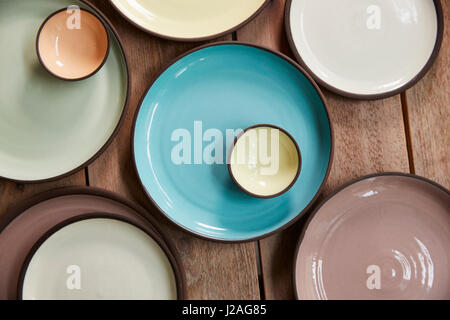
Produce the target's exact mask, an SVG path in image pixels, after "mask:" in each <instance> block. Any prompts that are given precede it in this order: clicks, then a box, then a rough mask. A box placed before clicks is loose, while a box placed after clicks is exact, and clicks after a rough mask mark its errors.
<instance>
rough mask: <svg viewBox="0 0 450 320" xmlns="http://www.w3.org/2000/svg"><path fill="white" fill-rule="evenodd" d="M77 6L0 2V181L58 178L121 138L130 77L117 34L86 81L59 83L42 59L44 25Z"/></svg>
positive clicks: (54, 1)
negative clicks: (39, 40) (104, 58)
mask: <svg viewBox="0 0 450 320" xmlns="http://www.w3.org/2000/svg"><path fill="white" fill-rule="evenodd" d="M73 4H78V5H80V6H83V5H82V3H81V2H79V1H72V0H70V1H69V0H62V1H59V0H22V1H14V0H4V1H1V2H0V47H1V48H2V50H1V59H0V69H1V70H2V72H1V73H0V177H4V178H7V179H12V180H19V181H29V182H34V181H42V180H47V179H53V178H57V177H60V176H62V175H64V174H67V173H69V172H73V171H75V170H76V169H78V168H81V167H82V166H84V165H86V164H87V163H88V162H89V161H90V160H92V159H93V158H95V156H97V155H98V154H99V153H100V151H102V150H103V149H104V148H105V147H106V145H107V144H108V143H109V142H110V141H111V137H112V136H113V135H114V133H115V132H117V129H118V126H119V124H120V121H121V119H122V116H123V114H124V113H125V112H124V111H125V104H126V99H127V91H128V73H127V67H126V61H125V57H124V55H123V51H122V49H121V46H120V44H119V41H118V39H117V37H116V35H115V33H114V32H113V31H112V30H110V33H111V34H110V38H111V52H110V55H109V57H108V60H107V62H106V63H105V65H104V66H103V68H102V69H101V70H100V71H99V72H98V73H97V74H96V75H95V76H93V77H91V78H89V79H86V80H83V81H79V82H67V81H63V80H60V79H57V78H55V77H54V76H52V75H51V74H50V73H49V72H47V71H46V70H45V69H44V67H43V66H42V65H41V64H40V63H39V61H38V57H37V53H36V48H35V45H36V35H37V32H38V29H39V27H40V25H41V24H42V22H43V21H44V20H45V19H46V18H47V16H49V14H51V13H52V12H54V11H56V10H59V9H61V8H63V7H65V6H69V5H73ZM84 7H86V6H84ZM90 10H92V9H90Z"/></svg>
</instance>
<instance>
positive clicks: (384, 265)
mask: <svg viewBox="0 0 450 320" xmlns="http://www.w3.org/2000/svg"><path fill="white" fill-rule="evenodd" d="M295 261H296V262H295V267H294V278H295V281H294V282H295V288H296V294H297V297H298V298H299V299H351V300H353V299H355V300H359V299H364V300H372V299H373V300H377V299H387V300H391V299H396V300H397V299H398V300H403V299H405V300H406V299H408V300H409V299H450V193H449V191H448V190H446V189H445V188H443V187H442V186H439V185H437V184H436V183H434V182H431V181H429V180H427V179H424V178H421V177H417V176H412V175H405V174H397V173H392V174H382V175H375V176H370V177H366V178H362V179H360V180H357V181H356V182H352V183H350V184H349V185H347V186H345V187H343V188H341V189H339V190H338V191H337V192H336V193H335V194H334V195H332V196H331V197H330V198H328V200H327V201H325V202H324V203H323V204H322V205H321V206H320V207H319V208H318V210H317V211H316V212H315V213H313V215H312V217H311V218H310V220H309V223H308V225H307V227H306V230H305V231H304V234H303V235H302V237H301V242H300V244H299V247H298V248H297V254H296V259H295Z"/></svg>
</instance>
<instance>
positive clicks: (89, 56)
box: [36, 7, 109, 81]
mask: <svg viewBox="0 0 450 320" xmlns="http://www.w3.org/2000/svg"><path fill="white" fill-rule="evenodd" d="M36 50H37V55H38V58H39V61H40V62H41V64H42V65H43V66H44V68H45V69H46V70H47V71H48V72H49V73H51V74H52V75H54V76H55V77H57V78H60V79H62V80H69V81H76V80H82V79H86V78H88V77H90V76H92V75H94V74H95V73H97V71H99V70H100V69H101V68H102V66H103V65H104V64H105V62H106V59H107V57H108V54H109V35H108V30H107V28H106V26H105V24H104V23H103V22H102V21H101V20H100V19H99V18H98V17H97V16H96V15H95V14H93V13H91V12H90V11H87V10H85V9H70V7H69V8H68V9H66V8H64V9H61V10H58V11H56V12H54V13H52V14H51V15H50V16H49V17H48V18H47V19H46V20H45V21H44V22H43V23H42V25H41V27H40V29H39V32H38V35H37V39H36Z"/></svg>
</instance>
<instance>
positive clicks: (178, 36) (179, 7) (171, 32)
mask: <svg viewBox="0 0 450 320" xmlns="http://www.w3.org/2000/svg"><path fill="white" fill-rule="evenodd" d="M110 1H111V3H112V4H113V5H114V6H115V7H116V8H117V10H118V11H119V12H120V13H122V15H123V16H125V17H126V18H127V19H128V20H130V21H131V22H133V23H134V24H135V25H137V26H138V27H140V28H141V29H143V30H145V31H147V32H150V33H153V34H156V35H158V36H161V37H165V38H170V39H173V40H196V41H199V40H206V39H209V38H214V37H218V36H220V35H222V34H224V33H227V32H231V31H233V30H235V29H236V28H238V27H240V26H241V25H243V24H245V23H246V22H248V21H249V20H251V19H252V18H253V17H254V16H256V15H257V14H258V13H259V12H260V11H261V10H262V9H263V7H264V5H265V4H267V3H268V2H269V1H268V0H245V1H241V0H227V1H223V0H190V1H185V0H170V1H168V0H165V1H161V0H110Z"/></svg>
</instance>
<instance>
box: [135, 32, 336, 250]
mask: <svg viewBox="0 0 450 320" xmlns="http://www.w3.org/2000/svg"><path fill="white" fill-rule="evenodd" d="M222 45H240V46H247V47H252V48H256V49H260V50H263V51H265V52H269V53H272V54H274V55H275V56H277V57H279V58H281V59H283V60H285V61H286V62H288V63H289V64H291V65H292V66H293V67H295V68H296V69H297V70H298V71H299V72H300V73H301V74H303V75H304V76H305V77H306V79H307V80H308V81H309V82H310V83H311V85H312V86H313V87H314V89H315V91H316V93H317V94H318V95H319V98H320V99H321V101H322V104H323V107H324V110H325V114H326V116H327V120H328V125H329V128H330V156H329V159H328V166H327V171H326V173H325V176H324V178H323V180H322V183H321V185H320V187H319V189H318V190H317V192H316V193H315V195H314V197H313V198H312V200H311V201H310V202H309V203H308V204H307V205H306V206H305V208H304V209H303V210H302V211H301V212H299V213H298V214H297V215H296V216H295V217H294V218H292V219H291V220H290V221H288V222H287V223H285V224H284V225H282V226H280V227H279V228H277V229H275V230H273V231H271V232H269V233H265V234H262V235H259V236H257V237H252V238H246V239H238V240H231V239H223V238H216V237H210V236H207V235H205V234H202V233H199V232H196V231H194V230H191V229H189V228H187V227H185V226H184V225H182V224H181V223H179V222H177V221H175V220H174V219H173V218H172V217H170V216H169V215H168V214H167V213H166V212H165V211H164V210H162V208H161V207H160V206H159V205H158V204H157V203H156V201H155V200H154V199H153V197H152V196H151V195H150V193H149V192H148V190H147V188H146V187H145V185H144V183H143V181H142V179H141V177H140V175H139V171H138V168H137V163H136V154H135V152H134V150H135V145H134V140H135V134H136V123H137V118H138V116H139V113H140V111H141V109H142V105H143V102H144V100H145V98H146V97H147V95H148V93H149V92H150V90H151V89H152V87H153V86H154V85H155V83H156V82H157V81H158V79H159V78H160V77H161V76H162V75H163V74H164V73H165V72H166V71H167V70H168V69H169V68H170V67H171V66H172V65H174V64H175V63H176V62H178V61H180V60H181V59H183V58H185V57H186V56H188V55H190V54H192V53H195V52H197V51H200V50H203V49H206V48H210V47H218V46H222ZM130 147H131V154H132V160H133V161H132V162H133V168H134V171H135V173H136V176H137V178H138V182H139V185H140V187H141V189H142V190H143V191H144V193H145V195H146V197H147V199H148V200H150V202H151V204H152V205H153V206H154V207H155V208H156V209H157V210H158V212H159V213H160V214H162V215H163V216H164V217H165V218H166V219H167V220H168V221H169V222H171V223H172V224H173V225H175V226H176V227H177V228H178V229H181V230H183V231H184V232H187V233H188V234H190V235H193V236H195V237H197V238H199V239H203V240H209V241H213V242H218V243H246V242H251V241H256V240H261V239H264V238H267V237H269V236H271V235H274V234H276V233H278V232H280V231H283V230H285V229H287V228H289V227H290V226H292V225H293V224H295V223H296V222H297V221H298V220H300V219H301V218H302V217H303V216H304V215H305V213H307V212H308V211H309V210H310V209H311V208H312V207H313V205H314V204H315V203H316V201H317V199H318V198H319V196H320V195H321V193H322V192H323V190H324V188H325V186H326V182H327V181H328V177H329V175H330V172H331V168H332V165H333V161H334V149H335V133H334V126H333V121H332V120H331V117H330V107H329V105H328V103H327V100H326V98H325V96H324V94H323V93H322V91H321V89H320V87H319V86H318V85H317V83H316V82H315V81H314V79H313V78H312V77H311V76H310V75H309V74H308V72H307V71H305V70H304V69H303V68H302V67H301V66H300V65H299V64H298V63H297V62H296V61H294V60H293V59H291V58H289V57H288V56H286V55H285V54H283V53H281V52H277V51H275V50H273V49H271V48H269V47H266V46H262V45H257V44H254V43H250V42H243V41H219V42H213V43H207V44H204V45H201V46H199V47H196V48H193V49H191V50H189V51H187V52H185V53H183V54H181V55H179V56H178V57H176V58H174V59H173V60H172V61H170V62H169V63H167V64H166V65H165V66H164V68H162V69H161V71H160V72H159V73H158V74H157V76H155V78H154V80H153V81H152V83H151V84H150V86H149V87H148V89H147V90H145V91H144V93H143V95H142V97H141V99H140V102H139V104H138V107H137V108H136V112H135V115H134V119H133V125H132V127H131V143H130Z"/></svg>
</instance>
